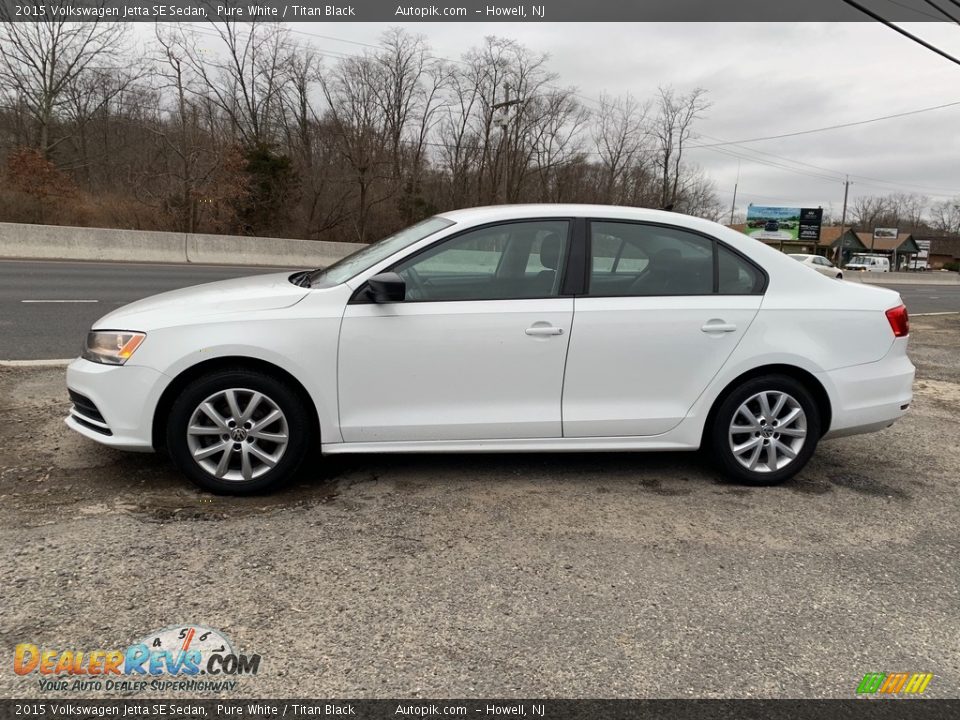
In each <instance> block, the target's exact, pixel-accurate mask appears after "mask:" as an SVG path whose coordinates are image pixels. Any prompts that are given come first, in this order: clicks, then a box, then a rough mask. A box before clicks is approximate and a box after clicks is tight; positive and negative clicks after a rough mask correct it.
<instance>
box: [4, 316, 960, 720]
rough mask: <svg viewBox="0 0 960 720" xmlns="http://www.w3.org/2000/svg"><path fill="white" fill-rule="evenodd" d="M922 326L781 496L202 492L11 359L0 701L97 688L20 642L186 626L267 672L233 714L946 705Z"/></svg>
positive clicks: (949, 675)
mask: <svg viewBox="0 0 960 720" xmlns="http://www.w3.org/2000/svg"><path fill="white" fill-rule="evenodd" d="M913 331H914V332H913V337H912V338H911V344H910V355H911V358H912V359H913V361H914V363H915V364H916V365H917V370H918V377H917V383H916V385H915V388H914V402H913V404H912V405H911V407H910V412H908V413H907V415H906V417H905V418H904V419H903V420H901V421H900V422H898V423H897V424H895V425H894V426H893V427H891V428H889V429H887V430H884V431H883V432H879V433H875V434H872V435H862V436H857V437H849V438H841V439H838V440H834V441H830V442H824V443H822V444H821V446H820V447H819V448H818V449H817V452H816V453H815V454H814V457H813V459H812V460H811V462H810V464H809V465H808V466H807V467H806V468H805V469H804V470H803V471H802V472H801V473H800V474H799V476H798V477H797V478H795V479H794V480H792V481H790V482H788V483H786V484H784V485H782V486H779V487H770V488H750V487H744V486H738V485H731V484H727V483H724V482H721V481H720V480H719V478H718V477H717V474H716V473H715V472H714V471H713V469H712V468H711V467H710V465H709V464H708V463H707V462H705V461H704V460H703V459H701V458H698V457H697V455H695V454H690V453H651V454H642V453H636V454H629V453H570V454H566V453H559V454H542V455H516V454H504V455H481V456H454V455H449V456H440V455H425V456H405V457H404V456H390V455H380V456H375V457H346V456H344V457H338V458H326V459H324V458H320V459H319V460H318V461H317V462H316V463H311V464H309V465H308V466H307V467H305V469H304V473H303V477H302V479H301V481H300V482H299V483H294V484H293V485H292V486H291V487H290V488H288V489H286V490H284V491H283V492H281V493H277V494H274V495H270V496H267V497H252V498H231V497H214V496H211V495H207V494H205V493H201V492H198V491H196V490H194V489H193V488H192V487H191V486H189V485H188V484H187V483H186V482H185V481H184V480H183V478H181V477H180V476H179V475H178V474H177V473H176V472H175V471H173V470H172V469H171V467H170V465H169V463H168V462H166V461H165V460H164V459H163V458H162V457H158V456H156V455H150V454H137V453H120V452H116V451H111V450H107V449H104V448H102V447H100V446H99V445H97V444H96V443H94V442H92V441H90V440H87V439H86V438H83V437H81V436H79V435H77V434H76V433H73V432H71V431H70V430H68V429H67V428H66V427H65V426H64V424H63V416H64V415H65V414H66V412H67V409H68V407H69V401H67V399H66V398H65V394H64V390H63V370H62V369H60V368H7V367H0V417H2V418H3V422H0V638H3V648H4V652H5V653H7V655H6V660H5V661H4V668H3V670H2V671H0V697H8V698H10V697H18V698H29V697H34V698H35V697H41V698H42V699H43V700H44V701H47V702H49V701H51V700H53V699H54V698H60V699H63V698H67V699H69V700H70V701H71V702H76V701H83V700H85V699H87V698H89V697H91V696H107V695H111V693H109V692H107V691H99V692H76V693H71V692H70V691H49V692H40V690H39V687H38V679H39V677H40V675H39V674H38V673H33V674H31V675H23V676H21V675H17V674H15V673H14V672H12V670H11V666H10V665H9V664H8V663H10V658H11V656H12V647H13V645H14V644H15V643H20V642H30V643H36V644H37V645H39V646H40V647H42V648H58V649H74V650H79V649H83V650H86V649H95V648H104V649H113V648H124V647H127V646H128V645H129V644H130V643H131V642H134V641H136V640H137V639H138V638H141V637H143V636H144V635H146V634H147V633H148V632H150V631H151V630H155V629H159V628H163V627H168V626H170V625H173V624H180V623H188V622H195V623H202V624H204V625H207V626H210V627H213V628H216V629H218V630H220V631H222V632H223V633H224V634H226V635H227V637H228V638H229V639H230V640H231V641H232V642H233V644H234V647H236V648H237V650H238V651H239V652H243V653H248V654H249V653H258V654H260V655H262V658H263V660H262V662H261V663H260V672H259V674H257V675H256V676H244V677H238V678H237V681H238V683H239V685H238V687H237V689H236V691H235V692H234V693H232V694H229V695H228V696H229V697H231V698H238V697H241V698H255V697H272V698H290V697H305V698H309V697H315V698H322V697H340V698H358V697H380V698H385V697H403V698H416V697H453V698H456V697H496V698H501V697H516V698H536V697H563V698H579V697H594V698H597V697H603V698H616V697H657V698H664V697H667V698H670V697H679V698H687V697H730V696H732V697H779V698H807V697H837V698H853V697H854V694H855V690H856V687H857V684H858V683H859V682H860V680H861V679H862V678H863V676H864V674H865V673H867V672H925V673H926V672H929V673H933V675H934V678H933V680H932V682H931V683H930V685H929V687H928V688H927V691H926V696H928V697H937V698H947V697H954V698H955V697H960V644H958V643H957V638H958V637H960V585H958V583H957V578H958V577H960V535H958V533H957V517H958V516H960V493H958V492H957V478H958V477H960V455H958V454H957V452H956V448H957V447H960V352H958V350H960V319H958V318H957V317H956V316H938V317H924V318H919V319H917V320H915V321H914V327H913ZM80 677H81V678H82V677H84V676H80ZM72 679H73V678H71V680H72ZM148 695H151V696H157V695H162V696H166V697H167V699H181V698H189V697H194V696H198V695H200V693H197V692H156V691H154V692H149V693H148ZM112 696H116V693H112ZM170 696H174V697H170ZM867 702H870V701H867ZM890 702H892V703H894V704H895V705H897V706H898V707H900V708H902V707H904V706H902V705H901V703H898V702H897V701H896V700H893V699H891V700H890ZM904 702H907V703H908V704H909V702H911V701H909V700H906V699H905V700H904ZM876 704H878V705H886V704H887V703H884V702H883V701H882V699H878V700H877V701H876ZM831 710H832V708H825V709H823V711H822V712H821V713H820V714H821V715H822V716H823V717H839V716H840V715H841V714H843V713H837V712H833V714H832V715H831ZM898 712H899V713H900V714H899V715H897V713H898ZM947 712H948V711H946V710H945V711H944V713H945V714H944V715H943V717H946V716H947V715H946V713H947ZM760 714H762V710H761V711H760V712H759V713H750V712H749V711H748V712H747V713H746V715H745V717H746V716H750V717H753V716H759V715H760ZM775 714H776V715H777V716H778V717H779V716H783V717H786V715H788V714H789V713H775ZM857 714H859V713H857ZM883 714H884V716H885V717H891V718H892V717H895V716H896V717H907V716H909V714H910V713H907V712H906V711H905V710H903V709H900V710H895V711H893V712H890V713H883ZM843 716H844V717H847V715H845V714H843Z"/></svg>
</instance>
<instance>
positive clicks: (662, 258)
mask: <svg viewBox="0 0 960 720" xmlns="http://www.w3.org/2000/svg"><path fill="white" fill-rule="evenodd" d="M765 286H766V276H765V275H764V273H763V271H762V270H760V268H758V267H757V266H756V265H754V264H753V263H752V262H750V261H749V260H747V259H746V258H744V257H743V256H741V255H739V254H738V253H736V252H734V251H733V250H731V249H730V248H728V247H726V246H725V245H724V244H723V243H720V242H718V241H716V240H714V239H713V238H709V237H705V236H703V235H700V234H698V233H695V232H690V231H688V230H684V229H682V228H676V227H667V226H662V225H647V224H643V223H631V222H623V221H605V220H594V221H591V222H590V287H589V291H588V292H589V294H590V295H593V296H597V297H616V296H634V297H650V296H669V295H712V294H714V293H718V294H720V295H757V294H761V293H762V292H763V290H764V288H765Z"/></svg>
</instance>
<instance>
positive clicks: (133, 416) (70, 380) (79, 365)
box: [65, 358, 167, 452]
mask: <svg viewBox="0 0 960 720" xmlns="http://www.w3.org/2000/svg"><path fill="white" fill-rule="evenodd" d="M166 380H167V377H166V376H165V375H164V374H163V373H161V372H158V371H156V370H152V369H151V368H147V367H140V366H131V365H123V366H116V365H101V364H100V363H94V362H90V361H89V360H84V359H82V358H78V359H77V360H74V361H73V362H72V363H71V364H70V366H69V367H68V368H67V388H68V390H69V391H70V393H71V399H72V400H73V406H72V407H71V408H70V414H69V415H68V416H67V418H66V420H65V422H66V424H67V426H68V427H70V428H71V429H72V430H75V431H77V432H78V433H80V434H81V435H83V436H85V437H88V438H90V439H91V440H96V441H97V442H99V443H102V444H104V445H108V446H109V447H113V448H117V449H119V450H134V451H139V452H152V451H153V437H152V436H153V411H154V408H155V407H156V405H157V401H158V400H159V398H160V393H161V392H162V391H163V388H164V387H165V386H166Z"/></svg>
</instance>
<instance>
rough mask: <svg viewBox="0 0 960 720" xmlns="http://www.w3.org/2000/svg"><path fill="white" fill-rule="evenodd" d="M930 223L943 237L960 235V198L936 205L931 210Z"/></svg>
mask: <svg viewBox="0 0 960 720" xmlns="http://www.w3.org/2000/svg"><path fill="white" fill-rule="evenodd" d="M930 215H931V218H930V222H931V225H932V226H933V228H934V229H935V230H936V231H937V232H938V233H941V234H942V235H960V197H955V198H953V199H950V200H943V201H941V202H938V203H935V204H934V205H933V207H932V208H931V209H930Z"/></svg>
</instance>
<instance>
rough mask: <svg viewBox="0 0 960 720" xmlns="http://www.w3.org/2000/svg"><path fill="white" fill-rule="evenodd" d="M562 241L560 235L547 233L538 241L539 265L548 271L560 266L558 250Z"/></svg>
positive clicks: (561, 245)
mask: <svg viewBox="0 0 960 720" xmlns="http://www.w3.org/2000/svg"><path fill="white" fill-rule="evenodd" d="M562 248H563V240H562V239H561V238H560V233H555V232H552V233H549V234H548V235H546V236H544V238H543V240H541V241H540V264H541V265H543V266H544V267H545V268H549V269H550V270H556V269H557V268H558V267H559V265H560V250H561V249H562Z"/></svg>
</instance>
